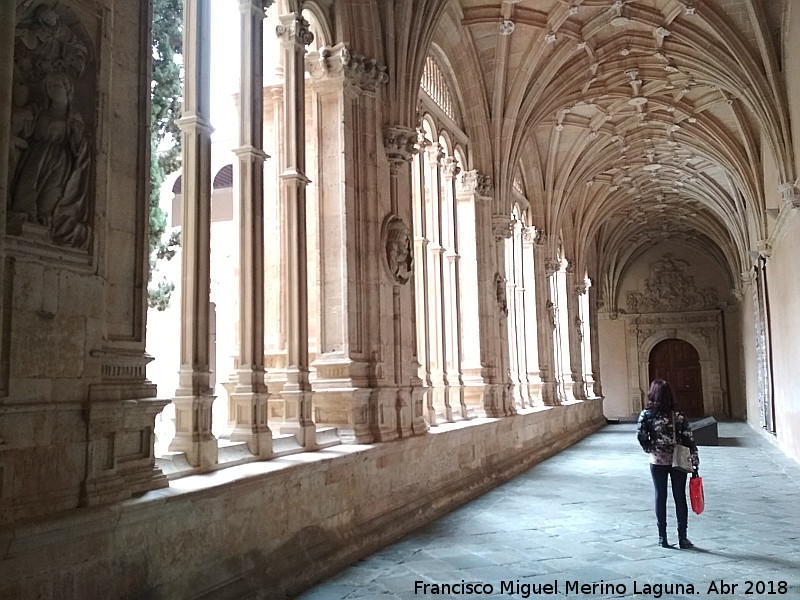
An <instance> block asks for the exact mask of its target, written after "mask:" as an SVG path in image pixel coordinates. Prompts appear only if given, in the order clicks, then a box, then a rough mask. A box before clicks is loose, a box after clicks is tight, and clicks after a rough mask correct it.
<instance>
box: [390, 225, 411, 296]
mask: <svg viewBox="0 0 800 600" xmlns="http://www.w3.org/2000/svg"><path fill="white" fill-rule="evenodd" d="M386 264H387V266H388V267H389V273H390V275H391V276H392V279H394V281H395V283H398V284H400V285H404V284H406V283H407V282H408V280H409V279H411V274H412V272H413V267H414V257H413V255H412V253H411V236H410V235H409V233H408V228H407V227H406V225H405V223H403V221H402V220H400V219H399V218H397V217H393V218H392V219H391V220H390V221H389V222H388V223H387V225H386Z"/></svg>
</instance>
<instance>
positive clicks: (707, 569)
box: [300, 423, 800, 600]
mask: <svg viewBox="0 0 800 600" xmlns="http://www.w3.org/2000/svg"><path fill="white" fill-rule="evenodd" d="M719 435H720V445H719V446H715V447H701V448H700V460H701V465H700V474H701V475H702V476H703V481H704V486H705V497H706V510H705V512H703V514H701V515H695V514H694V513H693V512H691V509H690V513H689V537H690V538H691V539H692V541H693V542H694V543H695V545H696V548H695V549H694V550H679V549H678V548H677V547H673V548H669V549H665V548H661V547H658V546H657V545H656V535H657V534H656V526H655V516H654V515H653V508H652V493H653V492H652V483H651V481H650V475H649V472H648V466H647V457H646V455H645V454H644V453H643V452H642V451H641V450H640V449H639V446H638V444H637V442H636V437H635V425H633V424H615V425H609V426H607V427H605V428H604V429H603V430H601V431H600V432H598V433H596V434H594V435H592V436H591V437H589V438H587V439H585V440H583V441H582V442H580V443H578V444H576V445H575V446H573V447H572V448H569V449H568V450H566V451H564V452H562V453H560V454H558V455H557V456H554V457H553V458H550V459H548V460H546V461H544V462H543V463H540V464H539V465H537V466H535V467H533V468H532V469H530V470H529V471H527V472H526V473H524V474H522V475H520V476H519V477H517V478H516V479H514V480H512V481H510V482H508V483H506V484H505V485H502V486H500V487H498V488H496V489H495V490H493V491H491V492H489V493H488V494H486V495H484V496H482V497H480V498H478V499H476V500H474V501H472V502H470V503H469V504H467V505H465V506H463V507H461V508H459V509H457V510H455V511H453V512H452V513H450V514H449V515H447V516H445V517H443V518H441V519H438V520H437V521H435V522H433V523H431V524H430V525H428V526H427V527H425V528H423V529H421V530H419V531H416V532H414V533H412V534H410V535H409V536H407V537H406V538H405V539H403V540H401V541H400V542H398V543H396V544H394V545H392V546H389V547H387V548H385V549H384V550H382V551H380V552H378V553H376V554H374V555H372V556H370V557H368V558H365V559H363V560H361V561H359V562H358V563H357V564H355V565H353V566H352V567H350V568H348V569H346V570H345V571H343V572H341V573H340V574H338V575H337V576H335V577H333V578H331V579H330V580H328V581H326V582H324V583H322V584H320V585H318V586H317V587H315V588H313V589H311V590H309V591H307V592H306V593H304V594H303V595H301V596H300V598H301V599H302V600H323V599H324V600H338V599H345V598H346V599H348V600H353V599H357V598H358V599H367V598H376V599H378V598H379V599H397V598H403V599H406V598H409V599H410V598H491V597H496V598H500V597H507V598H539V597H546V598H642V599H645V598H669V599H684V598H717V599H725V598H751V599H757V598H786V599H789V600H798V599H800V465H798V464H797V463H796V462H794V461H792V460H791V459H789V458H787V457H786V456H785V455H784V454H782V453H781V452H780V451H779V450H778V449H777V448H776V447H775V446H773V445H772V444H770V442H769V441H767V440H766V439H765V438H763V437H762V436H761V435H759V434H758V433H757V432H755V431H753V430H752V429H751V428H750V427H749V426H747V425H745V424H742V423H720V424H719ZM409 468H412V465H409ZM668 511H669V512H668V514H669V530H670V541H671V542H673V543H675V542H676V541H677V540H676V537H677V536H676V533H675V517H674V514H675V513H674V505H673V504H672V499H671V498H670V500H669V503H668ZM416 582H419V583H416ZM503 582H510V583H511V584H512V589H511V590H510V591H509V589H508V587H507V585H508V584H506V585H505V586H504V584H503ZM575 582H577V584H576V583H575ZM598 582H602V583H603V584H604V585H603V586H595V587H594V590H593V591H592V589H591V588H592V584H593V583H598ZM748 582H752V583H748ZM780 582H786V584H785V587H784V585H783V584H781V583H780ZM462 583H473V584H479V585H480V586H482V587H479V588H478V590H477V591H478V592H479V593H474V592H475V590H474V588H473V593H464V592H465V591H468V590H462V589H461V588H459V587H451V588H450V590H449V592H450V593H448V590H446V589H444V588H442V587H440V588H439V589H438V590H437V588H434V587H432V586H431V585H429V586H428V587H427V589H426V588H424V587H423V586H424V585H425V584H439V585H441V584H450V585H453V584H458V585H460V584H462ZM517 584H519V587H517ZM548 584H549V586H550V587H547V585H548ZM609 584H611V585H610V586H609ZM575 585H578V586H581V585H588V586H589V587H588V588H583V589H581V588H580V587H578V588H577V589H576V588H575ZM734 585H735V587H732V586H734ZM415 586H416V591H415ZM488 586H491V590H490V589H489V587H488ZM659 586H660V587H659ZM612 588H613V589H612ZM437 591H438V592H439V593H436V592H437ZM587 592H588V593H587ZM748 592H749V593H748ZM770 592H773V593H772V594H770Z"/></svg>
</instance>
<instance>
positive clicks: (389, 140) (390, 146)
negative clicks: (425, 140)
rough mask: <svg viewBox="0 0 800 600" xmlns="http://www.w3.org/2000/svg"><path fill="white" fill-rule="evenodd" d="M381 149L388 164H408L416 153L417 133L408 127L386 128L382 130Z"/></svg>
mask: <svg viewBox="0 0 800 600" xmlns="http://www.w3.org/2000/svg"><path fill="white" fill-rule="evenodd" d="M383 147H384V149H385V151H386V157H387V158H388V159H389V162H390V163H392V164H402V163H407V162H410V161H411V158H412V157H413V156H414V154H416V153H417V132H416V131H415V130H414V129H411V128H409V127H399V126H398V127H386V128H385V129H384V130H383Z"/></svg>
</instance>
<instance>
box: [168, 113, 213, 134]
mask: <svg viewBox="0 0 800 600" xmlns="http://www.w3.org/2000/svg"><path fill="white" fill-rule="evenodd" d="M175 124H176V125H177V126H178V129H180V130H181V132H184V131H191V130H195V131H198V132H199V133H205V134H206V135H211V134H212V133H214V128H213V127H212V126H211V123H210V122H209V121H208V120H207V119H204V118H203V117H201V116H199V115H187V116H185V117H181V118H180V119H175Z"/></svg>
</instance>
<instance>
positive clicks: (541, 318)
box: [533, 232, 560, 406]
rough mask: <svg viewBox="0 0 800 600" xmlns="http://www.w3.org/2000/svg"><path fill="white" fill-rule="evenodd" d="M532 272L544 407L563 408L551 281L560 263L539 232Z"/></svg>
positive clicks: (535, 241)
mask: <svg viewBox="0 0 800 600" xmlns="http://www.w3.org/2000/svg"><path fill="white" fill-rule="evenodd" d="M533 242H534V244H533V271H534V278H535V283H534V284H535V295H536V332H537V341H538V343H537V350H538V355H539V378H540V379H541V381H542V388H541V389H542V403H543V404H544V405H545V406H557V405H558V404H560V401H559V398H558V392H557V379H556V368H555V328H556V322H555V306H554V305H553V302H552V300H551V298H550V296H551V291H550V280H551V276H552V274H553V273H554V271H553V270H552V269H554V268H555V269H557V268H558V263H557V261H556V262H555V263H553V262H552V261H549V260H548V259H547V237H546V236H545V234H543V233H542V232H537V235H536V236H535V237H534V240H533Z"/></svg>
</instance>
